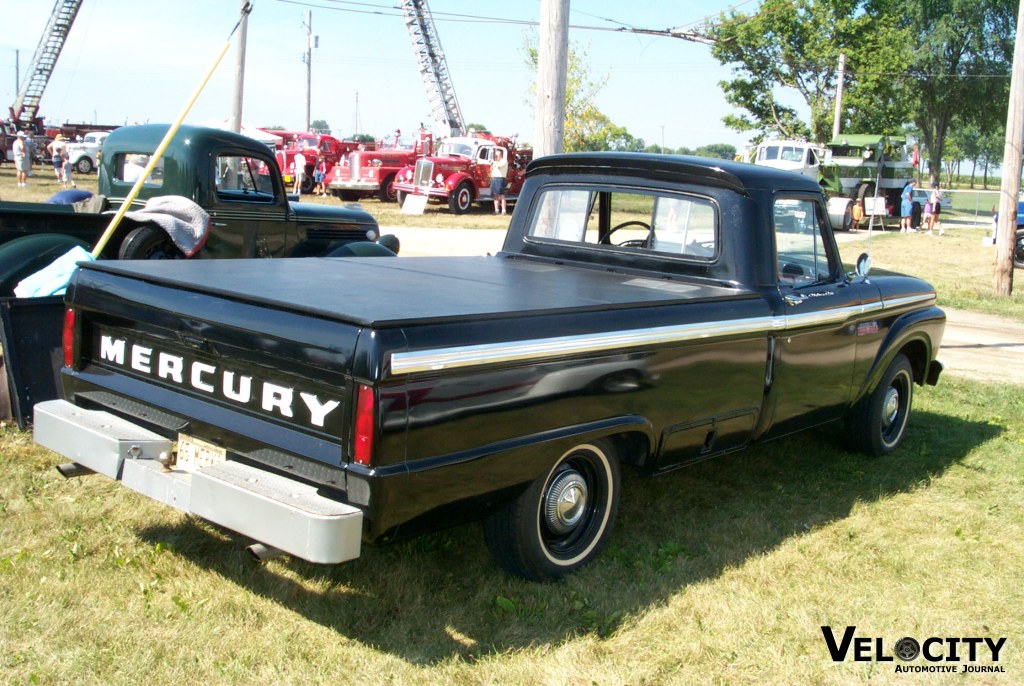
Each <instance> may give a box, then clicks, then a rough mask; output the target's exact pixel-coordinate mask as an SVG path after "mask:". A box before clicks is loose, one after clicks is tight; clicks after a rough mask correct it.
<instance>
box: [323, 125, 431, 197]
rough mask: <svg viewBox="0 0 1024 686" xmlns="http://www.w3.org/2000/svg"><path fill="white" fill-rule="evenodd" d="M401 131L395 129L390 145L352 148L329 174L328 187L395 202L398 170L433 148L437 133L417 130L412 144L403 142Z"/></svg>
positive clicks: (340, 194) (338, 192)
mask: <svg viewBox="0 0 1024 686" xmlns="http://www.w3.org/2000/svg"><path fill="white" fill-rule="evenodd" d="M401 135H402V132H401V131H400V130H399V131H395V140H394V143H393V144H392V145H391V147H387V148H385V147H383V146H381V147H380V148H379V149H377V150H356V151H354V152H350V153H349V154H348V155H346V156H345V157H344V158H343V159H342V160H341V163H340V164H337V165H335V166H334V169H333V170H332V171H331V173H330V174H328V176H327V182H326V183H327V189H328V190H329V191H330V192H331V194H332V195H334V196H335V197H338V198H341V199H342V200H347V201H352V200H359V199H360V198H369V197H374V196H376V197H377V198H378V199H379V200H380V201H381V202H394V201H395V189H394V185H393V184H394V181H395V178H396V174H397V173H398V170H399V169H402V168H403V167H406V166H408V165H410V164H415V163H416V159H417V158H419V157H423V156H424V155H430V154H432V153H433V152H434V135H433V134H432V133H430V132H429V131H427V130H426V129H423V128H421V129H420V130H419V131H418V132H417V133H416V140H415V141H413V144H412V145H411V146H409V145H402V144H401Z"/></svg>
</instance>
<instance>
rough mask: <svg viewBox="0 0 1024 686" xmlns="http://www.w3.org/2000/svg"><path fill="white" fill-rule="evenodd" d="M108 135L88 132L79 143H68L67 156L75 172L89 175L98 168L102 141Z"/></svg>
mask: <svg viewBox="0 0 1024 686" xmlns="http://www.w3.org/2000/svg"><path fill="white" fill-rule="evenodd" d="M109 135H110V132H109V131H90V132H89V133H87V134H85V136H83V137H82V140H81V141H77V142H75V143H68V156H69V158H70V159H71V164H72V165H73V166H74V168H75V171H76V172H78V173H79V174H89V173H91V172H93V171H95V170H96V168H97V167H98V166H99V154H100V150H102V149H103V141H105V140H106V139H107V136H109Z"/></svg>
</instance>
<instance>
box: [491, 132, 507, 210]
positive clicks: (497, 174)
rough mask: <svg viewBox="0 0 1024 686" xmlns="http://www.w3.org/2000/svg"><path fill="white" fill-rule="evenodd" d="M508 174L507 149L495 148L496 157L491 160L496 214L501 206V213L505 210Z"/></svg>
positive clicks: (492, 191)
mask: <svg viewBox="0 0 1024 686" xmlns="http://www.w3.org/2000/svg"><path fill="white" fill-rule="evenodd" d="M507 176H508V160H507V159H505V149H504V148H495V149H494V159H493V160H492V161H491V198H493V200H494V214H498V209H499V207H500V208H501V214H507V212H506V211H505V182H506V179H505V177H507Z"/></svg>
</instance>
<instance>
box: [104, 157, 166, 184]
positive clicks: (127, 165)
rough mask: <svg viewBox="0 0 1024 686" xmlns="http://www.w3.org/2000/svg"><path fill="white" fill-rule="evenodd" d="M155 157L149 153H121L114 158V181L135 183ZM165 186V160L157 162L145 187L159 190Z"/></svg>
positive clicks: (161, 159)
mask: <svg viewBox="0 0 1024 686" xmlns="http://www.w3.org/2000/svg"><path fill="white" fill-rule="evenodd" d="M152 158H153V156H152V154H151V153H147V152H119V153H117V154H116V155H115V156H114V179H116V180H117V181H122V182H124V183H135V182H136V181H138V180H139V178H140V177H141V176H142V174H143V172H145V171H146V167H148V166H149V163H150V160H152ZM163 185H164V158H163V157H161V158H160V159H159V160H157V163H156V166H155V167H154V168H153V171H152V172H150V174H149V176H148V177H147V178H146V181H145V182H144V183H143V186H149V187H151V188H159V187H161V186H163Z"/></svg>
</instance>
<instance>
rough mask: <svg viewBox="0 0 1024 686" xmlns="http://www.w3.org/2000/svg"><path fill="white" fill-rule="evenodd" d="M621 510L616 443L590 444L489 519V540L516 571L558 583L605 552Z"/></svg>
mask: <svg viewBox="0 0 1024 686" xmlns="http://www.w3.org/2000/svg"><path fill="white" fill-rule="evenodd" d="M618 508H619V463H618V460H617V459H616V456H615V454H614V451H613V449H612V447H611V444H609V443H608V442H607V441H603V440H601V441H594V442H592V443H584V444H581V445H578V446H576V447H575V448H573V449H572V450H570V451H569V452H567V453H565V454H564V455H562V457H561V458H559V460H558V461H557V462H556V463H555V465H554V466H553V467H552V468H551V469H550V470H549V471H548V472H547V474H545V475H544V476H542V477H540V478H539V479H537V480H536V481H535V482H533V484H531V485H530V487H529V488H527V489H526V491H525V492H524V493H523V494H522V495H520V496H519V498H517V499H516V500H515V501H513V502H512V503H510V504H509V505H508V506H506V507H505V508H504V509H502V510H499V511H498V512H496V513H494V514H492V515H490V516H489V517H488V518H487V519H485V520H484V538H485V539H486V541H487V547H488V548H489V549H490V551H491V554H492V555H493V556H494V559H495V560H496V561H497V563H498V564H499V565H501V567H503V568H504V569H505V570H506V571H507V572H509V573H510V574H514V575H515V576H519V577H522V578H524V579H529V580H532V581H552V580H555V579H558V578H561V577H563V576H565V575H567V574H570V573H571V572H574V571H575V570H577V569H579V568H580V567H582V566H583V565H585V564H587V563H588V562H590V561H591V560H592V559H593V558H594V557H595V556H596V555H597V554H598V553H600V552H601V549H602V548H604V546H605V544H606V543H607V542H608V537H609V536H610V534H611V530H612V525H613V523H614V521H615V515H616V513H617V511H618Z"/></svg>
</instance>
